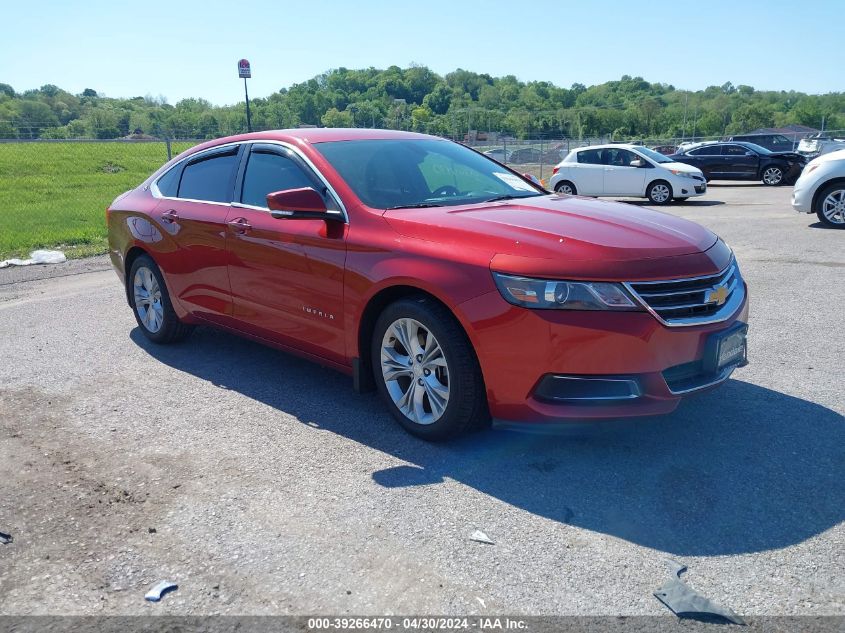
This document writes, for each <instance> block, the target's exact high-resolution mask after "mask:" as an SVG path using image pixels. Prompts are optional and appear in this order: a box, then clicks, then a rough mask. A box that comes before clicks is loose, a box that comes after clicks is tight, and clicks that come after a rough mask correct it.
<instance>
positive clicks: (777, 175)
mask: <svg viewBox="0 0 845 633" xmlns="http://www.w3.org/2000/svg"><path fill="white" fill-rule="evenodd" d="M784 176H785V174H784V171H783V167H781V166H780V165H768V166H767V167H764V168H763V171H762V173H761V174H760V179H761V180H762V181H763V184H764V185H768V186H769V187H777V186H778V185H782V184H784Z"/></svg>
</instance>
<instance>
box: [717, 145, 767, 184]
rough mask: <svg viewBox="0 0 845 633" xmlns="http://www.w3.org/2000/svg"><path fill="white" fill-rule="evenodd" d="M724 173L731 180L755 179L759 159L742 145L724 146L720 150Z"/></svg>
mask: <svg viewBox="0 0 845 633" xmlns="http://www.w3.org/2000/svg"><path fill="white" fill-rule="evenodd" d="M722 160H723V161H724V163H725V173H726V174H727V175H729V176H730V177H731V178H749V179H752V180H753V179H755V178H756V176H757V166H758V164H759V162H760V158H759V157H758V156H757V154H756V153H755V152H753V151H752V150H750V149H748V148H747V147H743V146H742V145H725V146H724V147H723V148H722Z"/></svg>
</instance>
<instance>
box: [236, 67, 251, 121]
mask: <svg viewBox="0 0 845 633" xmlns="http://www.w3.org/2000/svg"><path fill="white" fill-rule="evenodd" d="M238 77H240V78H241V79H243V80H244V97H245V98H246V131H247V132H252V119H251V117H250V116H249V92H248V91H247V89H246V80H247V79H249V78H250V77H252V70H251V69H250V66H249V60H247V59H242V60H240V61H239V62H238Z"/></svg>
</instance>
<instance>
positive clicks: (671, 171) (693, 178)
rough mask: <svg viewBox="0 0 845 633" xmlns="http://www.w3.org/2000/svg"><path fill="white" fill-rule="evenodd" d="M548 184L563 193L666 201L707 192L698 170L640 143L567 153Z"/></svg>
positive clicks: (597, 147) (580, 149) (702, 177)
mask: <svg viewBox="0 0 845 633" xmlns="http://www.w3.org/2000/svg"><path fill="white" fill-rule="evenodd" d="M550 187H551V188H552V189H553V190H554V191H556V192H558V193H565V194H581V195H585V196H596V197H600V196H636V197H645V198H648V199H649V201H650V202H652V204H667V203H669V202H671V201H672V200H673V199H674V200H686V199H687V198H690V197H692V196H700V195H703V194H704V193H705V192H706V191H707V183H706V181H705V176H704V174H703V173H702V172H701V170H700V169H698V168H696V167H694V166H690V165H685V164H683V163H681V162H677V161H675V160H674V159H672V158H670V157H667V156H663V155H662V154H659V153H658V152H655V151H653V150H650V149H648V148H647V147H643V146H641V145H625V144H611V145H594V146H592V147H581V148H578V149H575V150H572V151H571V152H569V154H568V155H567V157H566V158H564V159H563V161H561V162H560V163H559V164H558V165H557V166H556V167H554V169H553V170H552V178H551V181H550Z"/></svg>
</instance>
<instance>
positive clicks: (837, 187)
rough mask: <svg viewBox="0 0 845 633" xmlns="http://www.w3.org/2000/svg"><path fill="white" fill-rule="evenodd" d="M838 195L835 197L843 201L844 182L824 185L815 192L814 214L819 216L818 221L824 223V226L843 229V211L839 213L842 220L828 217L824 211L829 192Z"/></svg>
mask: <svg viewBox="0 0 845 633" xmlns="http://www.w3.org/2000/svg"><path fill="white" fill-rule="evenodd" d="M837 192H838V195H836V197H837V198H838V199H840V200H842V201H845V182H835V183H833V184H830V185H828V186H827V187H824V188H823V189H821V190H820V191H819V193H818V194H816V209H815V211H816V215H817V216H818V218H819V221H820V222H821V223H822V224H824V225H825V226H829V227H830V228H832V229H845V212H843V213H841V214H840V216H839V217H841V218H842V222H837V221H835V220H832V219H830V218H828V217H827V216H826V215H825V213H824V207H825V200H826V199H827V197H828V196H830V195H831V194H836V193H837Z"/></svg>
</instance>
